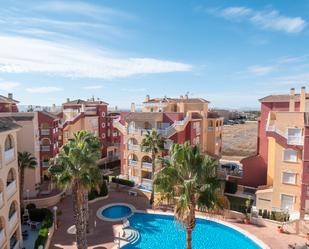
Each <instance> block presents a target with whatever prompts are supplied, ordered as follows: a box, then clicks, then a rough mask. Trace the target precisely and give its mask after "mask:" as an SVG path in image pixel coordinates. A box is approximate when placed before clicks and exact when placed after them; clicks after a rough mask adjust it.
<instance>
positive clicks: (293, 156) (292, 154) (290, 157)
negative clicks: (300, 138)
mask: <svg viewBox="0 0 309 249" xmlns="http://www.w3.org/2000/svg"><path fill="white" fill-rule="evenodd" d="M283 160H284V161H287V162H297V151H296V150H291V149H287V150H284V151H283Z"/></svg>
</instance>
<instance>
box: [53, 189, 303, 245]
mask: <svg viewBox="0 0 309 249" xmlns="http://www.w3.org/2000/svg"><path fill="white" fill-rule="evenodd" d="M116 202H124V203H129V204H132V205H134V206H135V207H136V209H139V210H146V209H149V208H150V206H149V203H148V199H146V198H145V197H140V196H139V197H134V196H129V195H128V194H127V192H110V193H109V198H107V199H105V200H101V201H98V202H96V203H93V204H91V205H90V224H91V231H90V234H89V235H88V248H90V249H111V248H112V247H113V246H114V245H115V244H114V232H113V228H114V226H115V225H119V224H120V223H119V222H118V223H117V222H105V221H102V220H99V219H98V218H96V212H97V210H98V209H99V208H100V207H102V206H104V205H106V204H109V203H116ZM72 205H73V204H72V198H71V197H66V198H65V200H64V201H63V202H62V203H60V204H59V208H60V209H61V210H62V215H61V217H60V226H59V228H58V230H56V231H55V234H54V237H53V240H52V243H51V249H60V248H61V249H76V245H75V242H74V241H75V235H70V234H68V233H67V230H68V228H69V227H71V226H72V225H73V224H74V222H73V214H72ZM229 222H231V223H233V224H234V225H236V226H239V227H240V228H242V229H244V230H246V231H248V232H249V233H251V234H253V235H255V236H256V237H258V238H259V239H260V240H262V241H264V243H266V244H267V245H269V246H270V247H271V248H272V249H288V244H291V243H297V244H304V243H305V239H304V238H302V237H299V236H296V235H294V234H279V233H278V232H277V227H276V225H269V226H267V227H256V226H254V225H245V224H240V223H237V222H236V221H235V220H229ZM95 223H96V227H95V228H94V224H95Z"/></svg>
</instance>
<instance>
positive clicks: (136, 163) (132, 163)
mask: <svg viewBox="0 0 309 249" xmlns="http://www.w3.org/2000/svg"><path fill="white" fill-rule="evenodd" d="M129 165H130V166H137V165H138V161H135V160H129Z"/></svg>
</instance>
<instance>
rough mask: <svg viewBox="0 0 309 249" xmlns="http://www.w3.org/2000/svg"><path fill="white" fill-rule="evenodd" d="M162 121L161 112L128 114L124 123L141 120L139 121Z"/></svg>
mask: <svg viewBox="0 0 309 249" xmlns="http://www.w3.org/2000/svg"><path fill="white" fill-rule="evenodd" d="M158 119H161V120H163V113H162V112H130V113H129V114H128V115H127V116H126V117H125V120H126V121H129V122H130V121H133V120H141V121H149V120H158Z"/></svg>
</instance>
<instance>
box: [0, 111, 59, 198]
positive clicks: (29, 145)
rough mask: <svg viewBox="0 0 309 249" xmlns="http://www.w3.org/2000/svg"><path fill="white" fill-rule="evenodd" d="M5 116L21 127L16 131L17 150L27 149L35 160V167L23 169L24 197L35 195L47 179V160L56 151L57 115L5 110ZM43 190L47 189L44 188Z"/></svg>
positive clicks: (1, 115)
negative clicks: (36, 164)
mask: <svg viewBox="0 0 309 249" xmlns="http://www.w3.org/2000/svg"><path fill="white" fill-rule="evenodd" d="M0 117H7V118H8V119H10V120H11V121H12V122H15V123H16V124H18V125H19V126H20V127H21V128H20V129H19V131H18V132H17V150H18V151H19V152H23V151H27V152H29V153H31V154H32V155H33V156H34V157H35V158H36V160H37V163H38V166H37V167H36V168H35V169H26V170H25V179H26V180H25V187H24V191H25V193H24V196H25V197H35V196H36V195H37V194H38V192H39V191H40V190H42V189H41V185H42V183H43V182H44V179H46V180H47V175H48V173H47V169H48V167H49V160H50V159H51V158H53V157H54V156H55V155H56V154H57V153H58V150H59V149H58V135H57V133H58V127H57V126H58V123H57V117H56V116H55V115H53V114H51V113H48V112H43V111H39V112H5V113H0ZM43 191H48V189H44V190H43Z"/></svg>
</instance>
